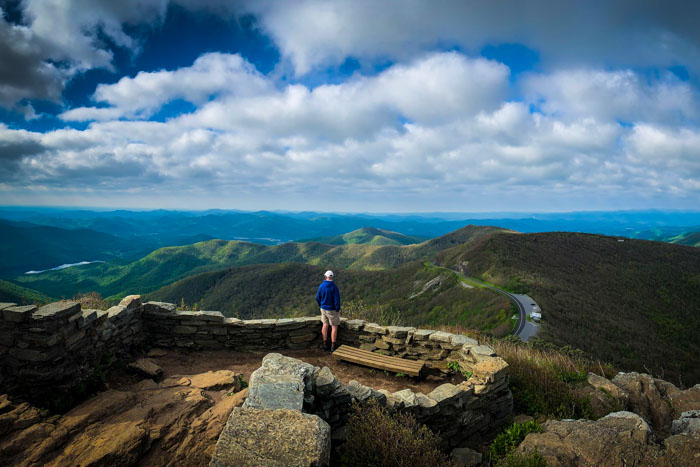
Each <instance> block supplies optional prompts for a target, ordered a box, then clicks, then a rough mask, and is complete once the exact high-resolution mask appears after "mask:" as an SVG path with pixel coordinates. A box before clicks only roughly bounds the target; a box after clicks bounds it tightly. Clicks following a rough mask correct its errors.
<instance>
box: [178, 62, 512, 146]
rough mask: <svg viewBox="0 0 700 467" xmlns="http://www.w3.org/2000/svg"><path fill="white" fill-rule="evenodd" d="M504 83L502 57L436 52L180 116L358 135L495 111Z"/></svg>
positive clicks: (240, 126) (269, 133) (275, 131)
mask: <svg viewBox="0 0 700 467" xmlns="http://www.w3.org/2000/svg"><path fill="white" fill-rule="evenodd" d="M507 86H508V68H507V67H505V66H504V65H502V64H500V63H497V62H493V61H488V60H484V59H469V58H467V57H465V56H464V55H461V54H457V53H438V54H431V55H427V56H424V57H422V58H420V59H418V60H415V61H413V62H411V63H408V64H405V65H395V66H393V67H390V68H389V69H387V70H385V71H383V72H382V73H380V74H379V75H376V76H371V77H363V76H355V77H353V78H351V79H350V80H348V81H346V82H344V83H341V84H336V85H322V86H318V87H316V88H314V89H309V88H307V87H305V86H303V85H298V84H296V85H289V86H287V87H286V88H284V89H282V90H279V91H278V90H275V89H274V88H273V87H272V86H270V87H269V88H267V89H266V92H264V93H261V94H257V95H251V96H230V95H229V96H224V98H222V99H219V100H214V101H212V102H210V103H207V104H206V105H204V106H203V107H202V108H201V109H199V110H198V111H197V112H195V113H194V114H192V115H186V116H183V117H181V119H182V122H183V124H186V125H190V126H205V127H209V128H217V129H221V130H230V131H236V132H240V131H243V130H245V131H250V132H254V133H255V132H262V133H263V136H264V137H266V138H287V137H300V136H303V137H307V138H319V139H328V140H332V141H342V140H344V139H347V138H358V139H363V138H366V137H367V136H368V135H372V134H374V133H376V132H380V131H382V130H383V129H384V128H399V127H400V126H401V122H402V121H413V122H419V123H423V124H436V123H440V122H444V121H451V120H453V119H456V118H465V117H468V116H471V115H475V114H477V113H479V112H482V111H484V110H491V109H495V108H497V107H498V106H499V105H500V103H501V102H502V100H503V98H504V96H505V94H506V92H507Z"/></svg>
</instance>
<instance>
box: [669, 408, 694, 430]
mask: <svg viewBox="0 0 700 467" xmlns="http://www.w3.org/2000/svg"><path fill="white" fill-rule="evenodd" d="M696 433H700V410H689V411H687V412H683V413H682V414H681V416H680V418H678V419H677V420H674V421H673V423H672V424H671V434H673V435H679V434H688V435H693V434H696Z"/></svg>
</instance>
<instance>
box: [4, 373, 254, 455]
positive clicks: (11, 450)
mask: <svg viewBox="0 0 700 467" xmlns="http://www.w3.org/2000/svg"><path fill="white" fill-rule="evenodd" d="M232 379H233V378H229V379H228V380H229V381H230V380H232ZM210 380H211V375H208V374H203V375H195V376H188V377H171V378H168V379H166V380H164V381H163V382H161V383H160V384H157V383H155V382H153V381H151V380H143V381H141V382H140V383H138V384H137V385H135V386H134V387H133V388H131V389H130V390H128V391H121V390H109V391H106V392H103V393H100V394H98V395H97V396H95V397H93V398H92V399H90V400H88V401H86V402H85V403H83V404H81V405H79V406H78V407H76V408H74V409H73V410H71V411H69V412H68V413H66V414H65V415H62V416H58V415H55V416H46V415H44V413H43V412H42V411H40V410H38V409H36V408H34V407H32V406H30V405H29V404H27V403H23V404H18V405H15V404H13V403H12V402H11V401H10V400H9V399H8V398H7V396H0V458H2V459H3V465H48V466H62V465H134V464H136V463H139V462H141V463H143V464H146V465H165V464H178V465H202V464H206V463H208V462H209V459H210V458H211V455H212V453H213V451H214V447H215V443H216V439H217V438H218V436H219V433H220V432H221V430H222V428H223V426H224V423H225V422H226V420H227V418H228V415H229V413H230V412H231V410H232V409H233V407H235V406H239V405H241V404H242V403H243V400H244V398H245V396H246V393H247V391H241V392H239V393H237V394H234V395H232V396H227V395H226V394H229V393H230V392H231V391H232V390H233V389H235V385H231V386H230V387H228V388H226V389H224V390H221V391H219V392H215V391H211V390H207V389H205V388H211V387H212V386H211V384H210V382H211V381H210ZM201 382H204V384H202V383H201Z"/></svg>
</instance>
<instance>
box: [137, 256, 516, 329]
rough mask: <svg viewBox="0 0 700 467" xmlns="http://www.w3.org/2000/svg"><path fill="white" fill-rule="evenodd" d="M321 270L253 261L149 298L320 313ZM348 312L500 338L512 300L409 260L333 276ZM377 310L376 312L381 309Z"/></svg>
mask: <svg viewBox="0 0 700 467" xmlns="http://www.w3.org/2000/svg"><path fill="white" fill-rule="evenodd" d="M324 270H325V269H324V268H322V267H319V266H312V265H306V264H294V263H287V264H275V265H254V266H244V267H239V268H233V269H228V270H225V271H214V272H206V273H203V274H198V275H195V276H191V277H188V278H186V279H183V280H181V281H178V282H176V283H174V284H171V285H168V286H166V287H163V288H162V289H160V290H157V291H155V292H152V293H150V294H148V296H147V298H148V299H151V300H158V301H166V302H172V303H178V304H180V303H182V302H183V301H184V303H185V305H186V307H187V308H190V307H193V306H196V307H197V308H198V309H206V310H219V311H222V312H223V313H224V314H225V315H226V316H236V317H239V318H272V317H275V318H280V317H288V316H313V315H316V314H318V307H317V305H316V301H315V295H316V289H317V287H318V285H319V284H320V283H321V282H322V281H323V272H324ZM335 281H336V283H337V284H338V287H339V288H340V290H341V297H342V302H343V309H344V310H345V311H344V312H345V313H346V315H347V314H348V313H352V312H353V311H354V309H355V308H357V307H369V308H372V309H373V311H374V316H382V317H383V318H384V319H385V320H392V321H395V322H396V323H401V324H406V325H414V326H417V325H422V326H434V327H435V326H438V325H441V324H447V325H454V324H458V323H459V324H462V325H464V326H467V327H470V328H472V329H478V330H481V331H485V332H492V333H493V334H495V335H498V336H503V335H505V334H507V333H508V332H510V329H511V324H512V322H513V320H511V316H512V315H513V314H514V310H513V308H512V305H511V303H510V302H509V300H508V299H506V298H504V297H503V296H502V295H499V294H497V293H495V292H492V291H490V290H488V289H480V288H467V287H465V286H464V285H463V283H462V282H461V281H460V280H459V279H458V278H457V276H456V275H455V274H452V273H450V272H449V271H445V270H440V269H438V268H433V267H430V266H428V265H424V264H422V263H420V262H412V263H408V264H405V265H403V266H400V267H398V268H394V269H390V270H385V271H361V270H339V271H338V272H337V273H336V278H335ZM380 309H381V310H380Z"/></svg>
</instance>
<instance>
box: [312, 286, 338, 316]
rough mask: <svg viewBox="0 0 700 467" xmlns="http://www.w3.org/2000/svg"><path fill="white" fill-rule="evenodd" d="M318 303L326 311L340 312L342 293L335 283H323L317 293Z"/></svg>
mask: <svg viewBox="0 0 700 467" xmlns="http://www.w3.org/2000/svg"><path fill="white" fill-rule="evenodd" d="M316 303H318V306H319V307H321V308H323V309H324V310H331V311H333V310H335V311H340V291H339V290H338V286H337V285H335V282H333V281H323V282H322V283H321V285H319V286H318V292H316Z"/></svg>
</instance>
